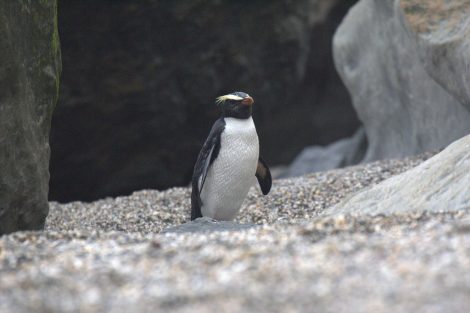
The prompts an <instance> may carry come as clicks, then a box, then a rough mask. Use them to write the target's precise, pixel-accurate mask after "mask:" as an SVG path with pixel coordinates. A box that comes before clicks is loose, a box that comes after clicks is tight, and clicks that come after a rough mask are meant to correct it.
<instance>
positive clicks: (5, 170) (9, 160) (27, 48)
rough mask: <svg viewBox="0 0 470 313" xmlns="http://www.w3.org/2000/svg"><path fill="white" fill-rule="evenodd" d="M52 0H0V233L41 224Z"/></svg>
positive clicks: (54, 53) (55, 78)
mask: <svg viewBox="0 0 470 313" xmlns="http://www.w3.org/2000/svg"><path fill="white" fill-rule="evenodd" d="M56 10H57V2H56V1H55V0H46V1H39V2H38V1H33V2H27V1H2V2H1V3H0V38H1V40H0V235H2V234H4V233H9V232H12V231H16V230H27V229H30V230H31V229H41V228H43V226H44V221H45V219H46V216H47V212H48V203H47V196H48V190H49V152H50V149H49V130H50V126H51V118H52V111H53V109H54V106H55V103H56V101H57V97H58V92H59V76H60V68H61V63H60V47H59V37H58V33H57V23H56V21H57V12H56Z"/></svg>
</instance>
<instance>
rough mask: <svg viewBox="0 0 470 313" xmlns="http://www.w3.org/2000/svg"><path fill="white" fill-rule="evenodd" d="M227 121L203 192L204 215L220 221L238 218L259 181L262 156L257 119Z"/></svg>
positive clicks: (230, 119) (231, 119)
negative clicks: (217, 153) (256, 174)
mask: <svg viewBox="0 0 470 313" xmlns="http://www.w3.org/2000/svg"><path fill="white" fill-rule="evenodd" d="M225 122H226V125H225V129H224V132H223V133H222V135H221V138H220V140H221V141H220V151H219V155H218V157H217V158H216V159H215V160H214V162H213V163H212V166H211V167H210V169H209V171H208V173H207V177H206V181H205V183H204V187H203V189H202V191H201V200H202V207H201V212H202V215H203V216H208V217H211V218H214V219H216V220H232V219H233V218H234V217H235V216H236V215H237V213H238V211H239V210H240V207H241V205H242V203H243V200H244V199H245V197H246V195H247V193H248V190H249V189H250V187H251V186H252V185H253V183H254V181H255V173H256V167H257V165H258V156H259V143H258V135H257V133H256V128H255V124H254V123H253V119H252V118H251V117H250V118H249V119H246V120H241V119H235V118H225Z"/></svg>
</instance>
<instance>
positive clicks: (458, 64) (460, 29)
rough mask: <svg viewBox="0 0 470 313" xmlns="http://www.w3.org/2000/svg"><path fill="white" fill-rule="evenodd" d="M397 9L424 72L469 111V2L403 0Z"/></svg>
mask: <svg viewBox="0 0 470 313" xmlns="http://www.w3.org/2000/svg"><path fill="white" fill-rule="evenodd" d="M400 8H401V9H402V10H403V17H404V20H405V25H406V26H407V28H408V30H409V34H410V35H411V36H412V37H413V39H414V40H415V41H416V43H417V51H418V53H419V56H420V59H421V61H422V62H423V65H424V67H425V69H426V71H427V73H428V74H429V75H430V76H431V77H432V78H433V79H434V80H435V81H436V82H438V83H439V84H440V85H441V86H442V87H443V88H444V89H446V90H447V91H448V92H449V93H450V94H452V95H453V96H454V97H455V98H456V99H458V100H459V101H460V103H461V104H462V105H464V106H465V107H466V108H467V110H468V111H470V85H469V84H468V82H469V81H470V24H469V21H470V3H469V2H468V1H467V0H453V1H452V2H449V3H448V4H445V5H437V6H436V5H434V4H433V2H430V1H418V0H402V1H401V2H400Z"/></svg>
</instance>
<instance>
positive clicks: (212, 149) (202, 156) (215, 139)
mask: <svg viewBox="0 0 470 313" xmlns="http://www.w3.org/2000/svg"><path fill="white" fill-rule="evenodd" d="M224 129H225V121H224V119H223V118H220V119H218V120H217V121H215V123H214V125H213V126H212V129H211V131H210V133H209V136H208V137H207V139H206V142H204V145H203V146H202V149H201V151H200V152H199V156H198V158H197V161H196V165H195V166H194V172H193V179H192V192H191V220H194V219H196V218H198V217H202V212H201V207H202V200H201V192H202V187H204V182H205V181H206V177H207V173H208V172H209V168H210V166H211V165H212V163H213V162H214V160H215V159H216V158H217V156H218V154H219V151H220V136H221V134H222V132H223V131H224Z"/></svg>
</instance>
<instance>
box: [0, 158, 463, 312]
mask: <svg viewBox="0 0 470 313" xmlns="http://www.w3.org/2000/svg"><path fill="white" fill-rule="evenodd" d="M431 155H432V154H425V155H420V156H416V157H411V158H406V159H402V160H384V161H379V162H374V163H369V164H363V165H358V166H354V167H349V168H344V169H338V170H333V171H328V172H319V173H313V174H310V175H306V176H302V177H297V178H290V179H282V180H275V181H274V183H273V188H272V191H271V193H270V194H269V195H268V196H265V197H263V196H262V195H261V193H260V191H259V189H258V187H253V188H252V190H251V191H250V193H249V195H248V197H247V199H246V200H245V202H244V205H243V207H242V210H241V212H240V214H239V216H238V218H237V220H236V221H234V222H216V221H212V220H210V219H207V218H203V219H200V220H197V221H195V222H192V223H187V222H188V220H189V207H190V202H189V201H190V200H189V198H190V189H188V188H172V189H168V190H166V191H152V190H144V191H139V192H135V193H134V194H132V195H130V196H125V197H118V198H115V199H113V198H107V199H103V200H100V201H95V202H92V203H83V202H73V203H68V204H59V203H50V214H49V217H48V219H47V222H46V229H45V231H40V232H18V233H14V234H10V235H5V236H3V237H0V312H2V313H3V312H19V313H22V312H410V311H415V312H468V308H469V307H470V297H468V295H469V294H470V271H469V269H470V214H469V212H465V211H464V212H444V211H443V212H438V213H423V212H409V213H406V214H405V213H403V214H391V215H378V216H369V215H362V214H360V212H358V214H352V215H342V214H340V215H331V216H329V215H325V214H324V213H325V212H327V210H328V208H329V207H331V206H333V205H335V204H337V203H339V202H340V201H342V200H344V199H345V198H346V197H348V196H349V195H351V194H354V193H355V192H357V191H359V190H362V189H363V188H367V187H369V186H371V185H374V184H377V183H378V182H380V181H382V180H384V179H386V178H389V177H391V176H393V175H395V174H398V173H401V172H403V171H406V170H407V169H410V168H412V167H414V166H416V165H417V164H420V163H421V162H422V161H423V160H425V159H427V158H428V157H430V156H431Z"/></svg>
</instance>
